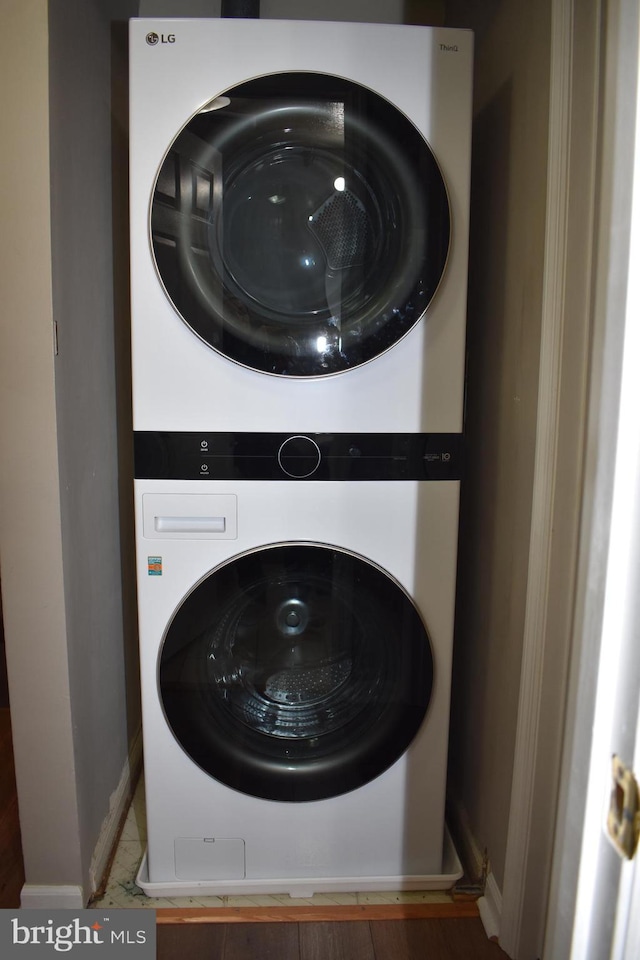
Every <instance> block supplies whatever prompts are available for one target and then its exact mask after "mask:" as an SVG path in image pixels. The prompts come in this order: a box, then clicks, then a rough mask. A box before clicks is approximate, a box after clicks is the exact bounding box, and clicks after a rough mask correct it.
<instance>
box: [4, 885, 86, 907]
mask: <svg viewBox="0 0 640 960" xmlns="http://www.w3.org/2000/svg"><path fill="white" fill-rule="evenodd" d="M84 906H85V902H84V897H83V895H82V887H75V886H63V885H61V884H60V885H54V884H51V885H50V886H48V885H46V886H45V885H42V886H38V885H37V884H34V883H25V885H24V886H23V888H22V891H21V893H20V907H21V909H22V910H58V909H59V910H82V909H83V907H84Z"/></svg>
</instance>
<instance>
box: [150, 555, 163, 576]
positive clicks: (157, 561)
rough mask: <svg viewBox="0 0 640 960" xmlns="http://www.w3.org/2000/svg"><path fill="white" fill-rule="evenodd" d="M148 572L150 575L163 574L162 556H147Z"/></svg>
mask: <svg viewBox="0 0 640 960" xmlns="http://www.w3.org/2000/svg"><path fill="white" fill-rule="evenodd" d="M147 573H148V574H149V576H150V577H161V576H162V557H147Z"/></svg>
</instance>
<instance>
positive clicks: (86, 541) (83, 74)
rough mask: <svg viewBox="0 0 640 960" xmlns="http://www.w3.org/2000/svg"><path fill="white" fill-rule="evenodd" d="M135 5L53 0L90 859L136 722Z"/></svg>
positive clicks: (77, 641)
mask: <svg viewBox="0 0 640 960" xmlns="http://www.w3.org/2000/svg"><path fill="white" fill-rule="evenodd" d="M136 13H137V3H134V2H131V0H110V2H106V0H49V58H50V60H49V78H50V122H51V128H50V149H51V247H52V276H53V316H54V320H55V321H56V323H57V334H58V347H59V353H58V356H57V357H56V361H55V385H56V416H57V428H58V456H59V462H60V504H61V517H62V549H63V565H64V587H65V606H66V613H67V652H68V662H69V682H70V690H71V715H72V722H73V728H74V751H75V758H76V764H77V777H78V803H79V810H80V824H81V832H82V834H81V835H82V855H83V867H84V868H86V866H87V864H88V863H89V862H90V860H91V856H92V854H93V850H94V847H95V843H96V838H97V836H98V834H99V832H100V827H101V824H102V821H103V820H104V818H105V816H106V814H107V812H108V799H109V796H110V794H111V793H112V792H113V791H114V790H115V788H116V786H117V784H118V781H119V778H120V775H121V773H122V770H123V767H124V765H125V763H126V760H127V756H128V749H129V742H130V740H131V739H132V737H133V736H134V734H135V732H136V730H137V728H138V726H139V724H140V717H139V708H138V694H137V686H138V684H137V671H136V662H137V655H136V632H135V618H134V607H135V593H134V580H135V578H134V572H133V569H132V563H131V557H132V548H131V542H130V536H131V529H132V519H131V508H130V504H131V496H132V495H131V476H132V471H131V454H130V447H131V420H130V412H129V411H130V404H129V380H128V370H129V359H128V335H127V330H128V304H127V300H128V296H127V270H126V261H127V256H126V250H127V232H126V202H127V198H126V169H127V153H126V123H127V114H126V88H124V89H123V87H122V79H126V21H127V19H128V17H129V16H133V15H135V14H136ZM118 21H120V22H121V28H120V29H118V28H117V26H116V24H117V22H118ZM112 70H113V74H114V76H113V78H112ZM112 161H113V169H114V173H113V174H112ZM114 225H115V232H114ZM119 476H120V478H121V480H122V484H121V485H120V489H119ZM121 529H122V531H123V534H124V540H123V541H121ZM98 758H99V760H98Z"/></svg>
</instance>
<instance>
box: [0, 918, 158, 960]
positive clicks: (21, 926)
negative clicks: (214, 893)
mask: <svg viewBox="0 0 640 960" xmlns="http://www.w3.org/2000/svg"><path fill="white" fill-rule="evenodd" d="M59 954H67V955H69V956H71V957H72V958H73V960H85V958H93V960H100V957H103V958H104V960H110V958H112V957H113V958H114V960H116V958H119V957H123V956H126V957H128V958H131V960H155V957H156V912H155V910H109V911H104V910H0V957H2V960H4V958H7V960H14V958H15V960H22V958H24V960H31V958H34V957H41V958H42V957H45V956H55V955H59Z"/></svg>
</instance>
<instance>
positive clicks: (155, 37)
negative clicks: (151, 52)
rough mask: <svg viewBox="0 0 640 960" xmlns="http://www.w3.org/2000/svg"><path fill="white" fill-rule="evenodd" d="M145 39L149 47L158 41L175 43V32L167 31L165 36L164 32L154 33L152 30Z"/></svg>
mask: <svg viewBox="0 0 640 960" xmlns="http://www.w3.org/2000/svg"><path fill="white" fill-rule="evenodd" d="M145 39H146V41H147V43H148V44H149V46H150V47H155V46H156V44H158V43H175V42H176V35H175V33H168V34H167V35H166V36H165V35H164V33H155V31H152V32H151V33H148V34H147V36H146V38H145Z"/></svg>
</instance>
